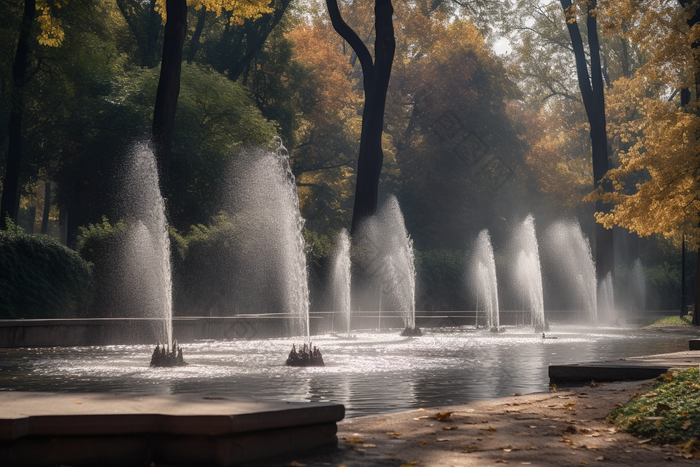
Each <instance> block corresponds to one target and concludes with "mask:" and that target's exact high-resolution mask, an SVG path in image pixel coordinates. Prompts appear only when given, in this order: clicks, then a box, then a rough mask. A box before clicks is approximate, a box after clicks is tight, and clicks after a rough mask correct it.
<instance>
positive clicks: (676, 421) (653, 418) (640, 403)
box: [608, 368, 700, 444]
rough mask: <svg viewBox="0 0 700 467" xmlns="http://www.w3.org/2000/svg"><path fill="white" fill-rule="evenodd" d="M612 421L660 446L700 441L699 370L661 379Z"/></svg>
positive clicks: (629, 403)
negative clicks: (660, 444)
mask: <svg viewBox="0 0 700 467" xmlns="http://www.w3.org/2000/svg"><path fill="white" fill-rule="evenodd" d="M608 420H609V421H611V422H613V423H615V424H616V425H618V426H619V427H621V428H622V429H624V430H625V431H628V432H630V433H633V434H635V435H637V436H642V437H644V438H651V439H653V440H654V441H655V442H658V443H662V444H663V443H672V444H679V443H686V442H689V441H692V440H698V439H700V376H699V374H698V369H697V368H691V369H689V370H684V371H672V372H668V373H666V374H664V375H662V376H660V377H659V378H658V379H657V381H656V382H654V383H653V385H652V386H651V388H650V389H649V390H648V392H646V393H644V394H635V395H633V396H632V398H631V399H630V401H629V402H627V403H626V404H625V405H623V406H622V407H619V408H617V409H615V410H613V411H612V412H611V413H610V415H608Z"/></svg>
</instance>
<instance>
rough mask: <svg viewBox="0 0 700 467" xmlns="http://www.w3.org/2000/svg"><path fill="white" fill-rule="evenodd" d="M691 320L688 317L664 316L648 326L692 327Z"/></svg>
mask: <svg viewBox="0 0 700 467" xmlns="http://www.w3.org/2000/svg"><path fill="white" fill-rule="evenodd" d="M692 325H693V318H692V317H690V316H664V317H663V318H659V319H656V320H653V321H651V322H650V323H649V324H648V326H651V327H660V326H692Z"/></svg>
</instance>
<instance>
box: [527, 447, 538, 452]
mask: <svg viewBox="0 0 700 467" xmlns="http://www.w3.org/2000/svg"><path fill="white" fill-rule="evenodd" d="M525 450H526V451H536V450H537V446H528V447H526V448H525Z"/></svg>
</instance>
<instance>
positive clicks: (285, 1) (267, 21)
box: [225, 0, 291, 81]
mask: <svg viewBox="0 0 700 467" xmlns="http://www.w3.org/2000/svg"><path fill="white" fill-rule="evenodd" d="M290 2H291V0H280V2H279V7H278V8H275V11H273V12H272V13H265V14H264V15H262V16H260V18H257V19H247V20H245V23H244V25H243V29H244V33H243V34H242V36H241V41H240V42H241V43H239V44H238V45H237V47H239V48H240V47H243V50H244V53H243V55H242V56H240V57H238V58H237V59H236V60H234V61H233V62H228V63H226V64H225V65H226V66H228V77H229V79H230V80H232V81H237V80H238V78H239V77H240V76H241V75H242V74H243V73H244V72H245V71H247V70H248V68H249V66H250V62H251V61H252V60H253V57H255V55H256V54H257V53H258V52H259V51H260V50H261V49H262V48H263V46H264V45H265V41H267V38H268V36H269V35H270V34H271V33H272V30H273V29H275V26H277V24H279V22H280V21H281V20H282V16H283V15H284V12H285V11H287V7H289V3H290ZM229 31H230V29H229ZM243 37H245V44H244V45H243V44H242V43H243V40H242V39H243Z"/></svg>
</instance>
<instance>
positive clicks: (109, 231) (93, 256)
mask: <svg viewBox="0 0 700 467" xmlns="http://www.w3.org/2000/svg"><path fill="white" fill-rule="evenodd" d="M126 230H127V227H126V224H125V223H124V221H118V222H117V223H115V224H114V225H112V224H110V223H109V220H108V219H107V216H102V222H101V223H95V224H89V225H88V226H87V227H80V244H79V245H78V253H79V254H80V256H81V257H82V258H83V259H84V260H85V261H87V262H89V263H90V264H92V265H93V266H94V265H96V264H98V265H99V264H100V263H101V261H102V260H103V259H104V258H105V257H106V256H109V255H110V251H111V250H112V249H113V245H115V244H116V243H117V242H119V241H120V240H121V239H123V238H124V235H125V234H126Z"/></svg>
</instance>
